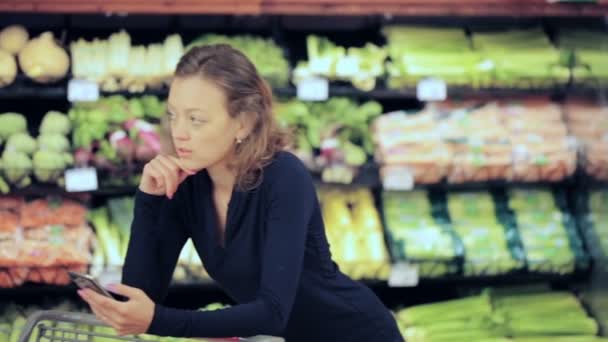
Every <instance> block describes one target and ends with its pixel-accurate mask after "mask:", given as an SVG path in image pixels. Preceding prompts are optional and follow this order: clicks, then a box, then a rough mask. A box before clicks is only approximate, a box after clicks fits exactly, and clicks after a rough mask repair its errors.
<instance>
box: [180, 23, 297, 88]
mask: <svg viewBox="0 0 608 342" xmlns="http://www.w3.org/2000/svg"><path fill="white" fill-rule="evenodd" d="M212 44H228V45H230V46H232V47H233V48H235V49H238V50H239V51H241V52H242V53H243V54H244V55H245V56H247V57H248V58H249V59H250V60H251V61H252V63H253V64H254V65H255V67H256V68H257V70H258V72H259V73H260V74H261V75H262V77H263V78H264V79H266V80H267V81H268V82H269V83H270V84H271V85H273V86H285V85H286V84H287V82H288V81H289V74H290V73H289V63H288V62H287V59H286V58H285V56H284V53H283V50H282V49H281V47H280V46H278V45H277V44H276V43H275V42H274V41H273V40H272V39H265V38H262V37H255V36H251V35H236V36H223V35H218V34H204V35H202V36H200V37H198V38H196V39H195V40H194V41H192V42H191V43H190V44H189V45H188V46H187V47H186V49H185V50H186V51H188V50H190V49H191V48H193V47H194V46H202V45H212Z"/></svg>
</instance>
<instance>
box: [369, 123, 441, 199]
mask: <svg viewBox="0 0 608 342" xmlns="http://www.w3.org/2000/svg"><path fill="white" fill-rule="evenodd" d="M437 124H438V121H437V118H436V115H435V114H434V113H433V112H431V111H423V112H420V113H417V114H409V115H408V114H407V113H405V112H393V113H388V114H385V115H382V116H380V117H378V118H377V119H376V120H375V121H374V125H373V129H372V131H373V135H374V140H375V143H376V153H375V159H376V161H377V162H379V163H380V164H381V165H382V166H381V168H380V174H381V176H382V179H383V183H385V187H387V188H390V187H391V185H392V184H393V183H400V180H401V178H402V177H403V174H405V173H410V174H411V175H412V178H413V181H414V182H415V183H417V184H433V183H438V182H440V181H441V180H442V179H443V178H444V177H445V176H446V174H447V169H448V166H449V165H450V157H451V153H450V150H449V149H448V146H447V144H446V143H445V142H444V141H443V139H442V137H441V134H440V132H439V130H438V129H437ZM393 188H395V187H393Z"/></svg>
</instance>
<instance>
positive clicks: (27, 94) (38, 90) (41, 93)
mask: <svg viewBox="0 0 608 342" xmlns="http://www.w3.org/2000/svg"><path fill="white" fill-rule="evenodd" d="M67 96H68V95H67V82H64V81H60V82H57V83H53V84H36V83H34V82H32V81H30V80H28V79H26V78H25V76H24V75H21V74H20V75H18V76H17V79H16V80H15V82H14V83H13V84H11V85H10V86H7V87H4V88H0V100H20V99H23V100H32V99H44V100H66V101H67Z"/></svg>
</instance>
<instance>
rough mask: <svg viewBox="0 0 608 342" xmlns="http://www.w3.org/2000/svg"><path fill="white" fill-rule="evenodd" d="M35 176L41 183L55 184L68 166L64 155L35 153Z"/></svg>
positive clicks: (42, 151) (49, 152)
mask: <svg viewBox="0 0 608 342" xmlns="http://www.w3.org/2000/svg"><path fill="white" fill-rule="evenodd" d="M33 162H34V163H33V164H34V175H35V176H36V178H37V179H38V180H39V181H41V182H54V181H56V180H57V178H59V177H60V176H61V175H62V173H63V170H65V168H66V167H67V166H68V164H67V163H66V158H65V154H64V153H58V152H55V151H49V150H40V151H37V152H36V153H34V158H33Z"/></svg>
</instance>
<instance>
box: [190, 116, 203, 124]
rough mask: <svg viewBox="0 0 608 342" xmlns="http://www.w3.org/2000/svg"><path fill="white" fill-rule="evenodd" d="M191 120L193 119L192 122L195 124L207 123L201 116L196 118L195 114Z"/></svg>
mask: <svg viewBox="0 0 608 342" xmlns="http://www.w3.org/2000/svg"><path fill="white" fill-rule="evenodd" d="M190 121H192V123H193V124H195V125H202V124H204V123H205V120H203V119H200V118H196V117H194V116H193V117H191V118H190Z"/></svg>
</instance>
